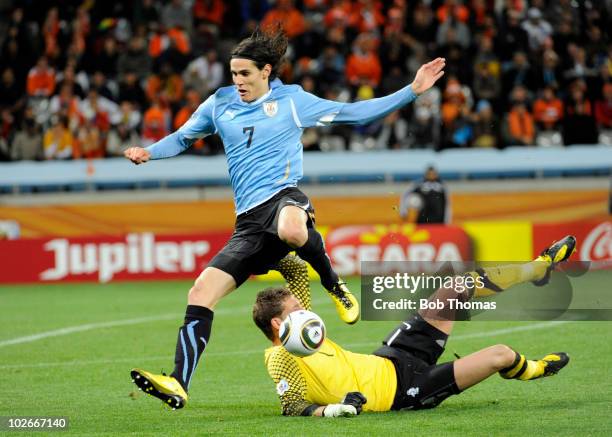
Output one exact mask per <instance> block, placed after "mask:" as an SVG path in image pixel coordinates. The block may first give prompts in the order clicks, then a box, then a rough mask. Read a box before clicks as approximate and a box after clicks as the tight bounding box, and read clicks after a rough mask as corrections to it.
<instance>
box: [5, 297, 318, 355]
mask: <svg viewBox="0 0 612 437" xmlns="http://www.w3.org/2000/svg"><path fill="white" fill-rule="evenodd" d="M321 302H323V300H321ZM313 303H320V302H318V301H316V300H313ZM251 308H252V307H251V306H248V307H247V306H242V307H238V308H229V307H227V308H221V309H219V310H216V311H215V314H217V315H220V314H227V313H235V312H238V311H248V310H250V309H251ZM162 320H177V321H179V320H181V315H180V314H178V313H173V314H161V315H157V316H148V317H137V318H134V319H124V320H111V321H108V322H98V323H86V324H84V325H76V326H67V327H65V328H60V329H54V330H52V331H45V332H39V333H38V334H32V335H26V336H24V337H17V338H11V339H8V340H2V341H0V348H2V347H5V346H11V345H15V344H23V343H31V342H33V341H38V340H42V339H45V338H52V337H59V336H62V335H68V334H74V333H77V332H85V331H91V330H93V329H104V328H115V327H117V326H128V325H139V324H141V323H150V322H159V321H162Z"/></svg>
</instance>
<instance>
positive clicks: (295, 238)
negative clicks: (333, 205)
mask: <svg viewBox="0 0 612 437" xmlns="http://www.w3.org/2000/svg"><path fill="white" fill-rule="evenodd" d="M278 237H279V238H280V239H281V240H282V241H284V242H285V243H286V244H288V245H289V246H291V247H302V246H303V245H304V244H306V240H308V230H307V229H306V227H305V226H302V224H301V223H290V222H289V223H282V224H279V225H278Z"/></svg>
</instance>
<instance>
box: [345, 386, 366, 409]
mask: <svg viewBox="0 0 612 437" xmlns="http://www.w3.org/2000/svg"><path fill="white" fill-rule="evenodd" d="M367 402H368V400H367V399H366V397H365V396H364V395H363V393H361V392H358V391H352V392H350V393H347V394H346V395H345V396H344V399H342V403H343V404H344V405H352V406H353V407H355V410H357V414H359V413H361V410H362V408H361V407H362V406H363V404H365V403H367Z"/></svg>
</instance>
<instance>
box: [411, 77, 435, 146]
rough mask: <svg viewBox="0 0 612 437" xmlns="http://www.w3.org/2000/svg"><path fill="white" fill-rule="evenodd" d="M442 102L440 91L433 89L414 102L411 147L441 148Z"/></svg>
mask: <svg viewBox="0 0 612 437" xmlns="http://www.w3.org/2000/svg"><path fill="white" fill-rule="evenodd" d="M440 100H441V93H440V89H439V88H437V87H432V88H430V90H429V91H428V92H427V93H426V94H423V95H421V96H419V98H418V99H417V100H416V101H415V102H414V104H413V105H414V111H413V113H412V119H411V121H410V124H409V132H410V136H409V140H410V141H411V143H410V147H412V148H427V149H435V148H437V147H438V146H439V144H440Z"/></svg>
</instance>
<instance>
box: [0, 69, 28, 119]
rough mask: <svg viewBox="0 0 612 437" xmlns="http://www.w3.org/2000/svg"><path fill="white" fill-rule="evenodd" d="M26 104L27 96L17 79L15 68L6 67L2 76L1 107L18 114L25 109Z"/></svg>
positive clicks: (0, 85)
mask: <svg viewBox="0 0 612 437" xmlns="http://www.w3.org/2000/svg"><path fill="white" fill-rule="evenodd" d="M24 105H25V98H24V96H23V91H22V89H21V87H20V86H19V84H18V83H17V80H16V79H15V73H14V72H13V69H11V68H6V69H5V70H4V71H3V72H2V77H1V78H0V109H2V110H4V109H6V110H8V111H10V112H11V113H12V114H17V113H18V112H19V111H21V110H22V109H23V107H24Z"/></svg>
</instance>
